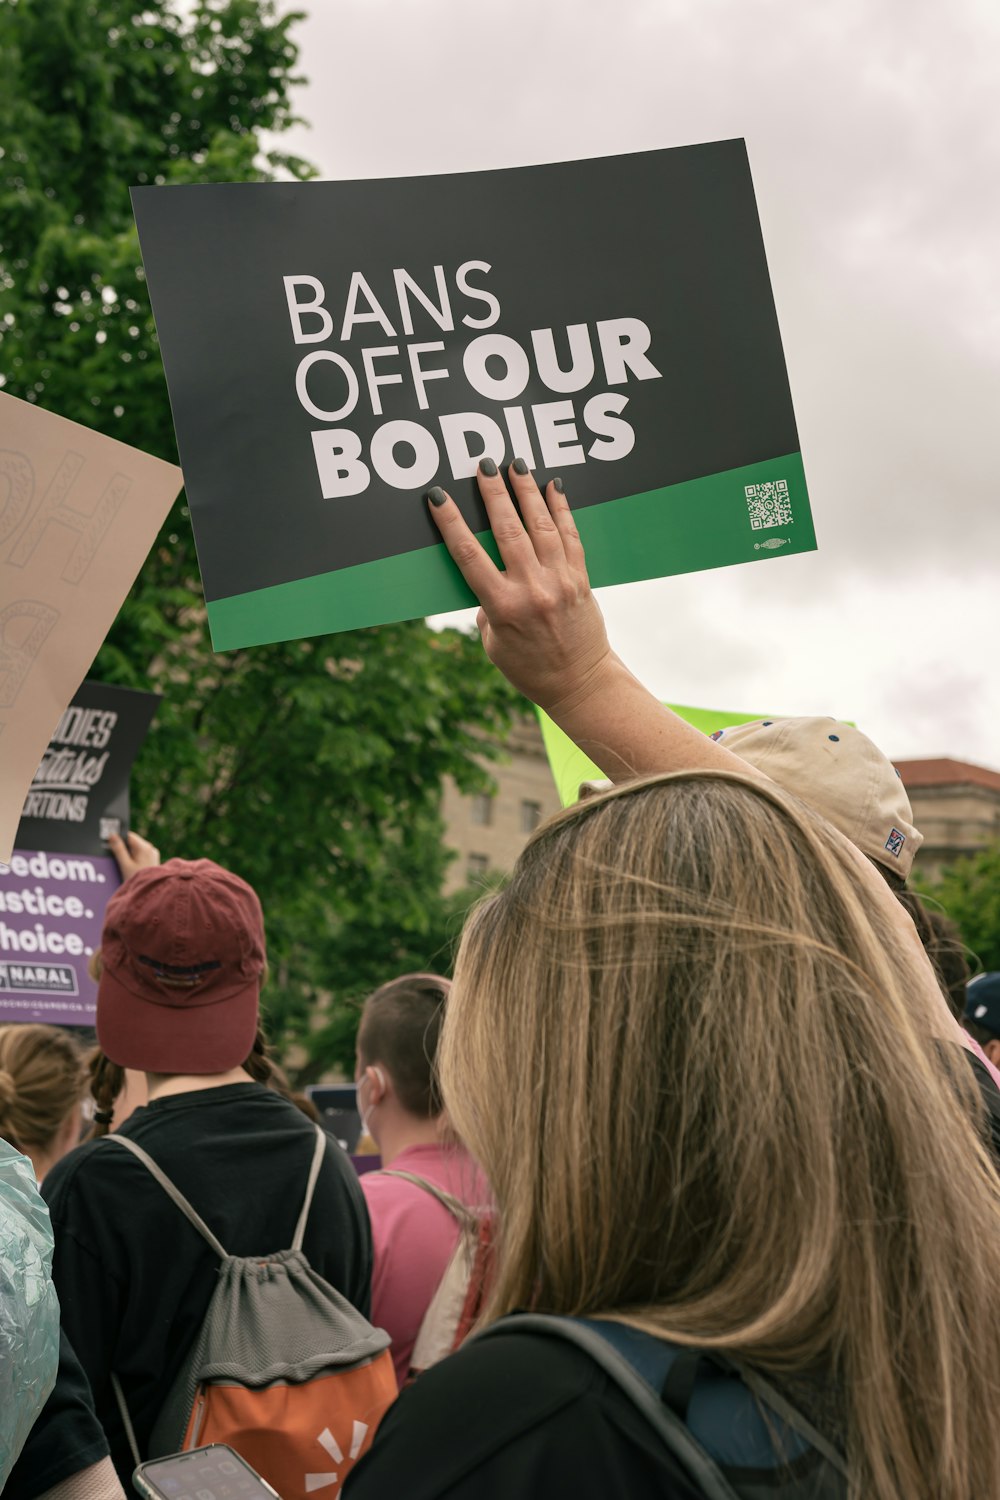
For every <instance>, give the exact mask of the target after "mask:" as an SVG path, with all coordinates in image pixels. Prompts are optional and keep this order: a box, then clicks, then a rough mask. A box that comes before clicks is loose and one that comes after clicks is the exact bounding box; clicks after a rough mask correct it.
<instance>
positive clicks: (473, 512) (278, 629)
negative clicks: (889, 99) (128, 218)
mask: <svg viewBox="0 0 1000 1500" xmlns="http://www.w3.org/2000/svg"><path fill="white" fill-rule="evenodd" d="M132 199H133V207H134V210H135V215H136V222H137V224H138V228H139V236H140V241H141V245H142V252H143V259H144V262H145V268H146V276H147V280H148V282H149V288H150V293H151V297H152V302H153V310H154V313H155V316H156V325H157V332H158V334H159V339H160V346H161V349H162V353H163V359H164V365H165V368H166V373H167V383H168V386H169V389H170V398H171V404H172V407H173V414H174V424H175V427H176V431H177V440H178V444H179V448H180V453H181V461H182V463H183V465H184V474H185V482H186V488H187V495H188V499H189V502H190V505H191V513H192V519H193V522H194V528H195V536H196V540H197V544H198V555H199V560H200V564H201V570H202V578H203V580H204V584H205V596H206V600H207V604H208V616H209V622H210V625H211V630H212V638H213V642H214V644H215V646H216V648H217V649H220V650H222V649H227V648H231V647H237V646H246V645H253V644H258V643H262V642H265V641H273V640H282V639H292V638H295V637H297V636H303V635H311V634H318V633H321V632H324V631H333V630H345V629H349V628H353V627H355V626H363V625H372V624H377V623H379V622H382V621H388V620H399V619H407V618H411V617H415V616H418V615H423V614H428V613H435V612H439V611H443V610H448V609H452V608H456V607H459V606H462V605H466V604H469V603H470V602H472V596H471V594H470V593H469V591H468V589H467V587H466V585H465V584H464V582H463V581H462V579H461V577H460V575H459V573H458V570H457V569H456V568H455V567H454V565H453V564H452V562H451V560H450V558H449V557H448V556H447V554H446V553H445V551H444V548H443V547H442V545H441V544H440V541H439V539H438V535H437V532H436V530H435V528H434V525H433V523H432V521H431V519H430V517H429V515H428V513H427V507H426V504H425V503H424V501H423V495H424V492H425V491H426V490H427V488H428V487H429V486H431V485H435V484H440V485H443V486H444V487H445V488H446V489H447V490H448V491H449V492H450V493H451V494H452V495H453V496H454V498H455V499H456V500H457V501H458V503H459V505H460V506H461V508H462V510H463V513H464V514H465V515H466V517H467V518H468V519H469V521H470V523H471V524H472V526H473V529H474V530H475V531H476V532H477V533H478V534H480V535H484V534H485V531H486V515H485V511H484V510H483V508H482V504H481V502H480V499H479V495H478V489H477V487H476V483H475V478H474V475H475V470H476V465H477V462H478V460H479V458H480V456H482V455H483V454H486V455H488V456H489V457H491V458H493V459H494V460H495V461H496V462H497V463H507V462H510V461H511V460H512V459H513V458H514V457H522V458H524V459H525V460H526V461H527V462H528V463H529V464H530V465H531V467H532V469H533V470H534V471H535V473H536V474H537V476H538V478H539V480H540V481H541V482H543V483H544V482H545V480H546V479H548V478H549V477H552V476H554V475H560V476H561V477H562V478H563V481H564V484H565V487H566V492H567V494H568V496H569V498H570V501H571V503H572V505H573V508H574V511H575V513H576V518H577V522H578V525H579V529H580V532H581V535H582V537H583V540H584V544H585V546H586V548H587V556H588V563H589V567H590V573H591V578H592V581H593V582H594V583H595V584H598V585H599V584H609V583H622V582H627V581H631V580H633V579H639V578H651V577H658V576H662V575H665V574H668V573H678V572H691V571H694V570H697V569H700V568H710V567H718V566H722V565H723V564H729V563H738V562H748V561H760V560H763V559H766V558H770V557H774V556H779V555H783V554H784V553H785V552H788V553H791V552H801V551H807V550H810V549H812V548H814V547H815V538H814V532H813V526H812V520H811V516H810V511H809V501H808V496H807V493H806V485H805V478H804V474H803V468H802V460H801V455H800V452H799V441H798V436H797V433H796V427H795V418H794V414H793V411H792V403H791V397H790V394H789V389H788V380H787V375H786V372H785V363H784V357H783V354H782V348H781V339H780V335H779V332H778V325H777V319H776V316H775V310H774V302H773V298H772V295H771V287H770V282H769V279H768V272H767V263H766V260H765V257H764V247H763V242H762V239H761V233H760V225H759V222H758V217H757V208H756V203H755V199H754V191H753V183H752V181H751V177H750V169H749V164H748V161H747V156H746V150H745V147H744V144H743V142H742V141H739V140H735V141H721V142H716V143H713V144H710V145H704V146H689V147H682V148H679V149H676V150H669V151H651V152H640V153H637V154H635V155H630V156H617V157H607V158H600V159H597V160H591V161H577V162H565V163H561V164H558V165H551V166H537V167H525V168H518V169H513V170H505V171H493V172H477V173H458V174H455V175H452V176H444V177H419V178H396V179H391V180H385V181H368V182H309V183H299V182H292V183H233V184H220V185H198V186H194V185H192V186H187V185H182V186H170V187H155V188H136V189H134V190H133V194H132ZM488 544H489V545H492V539H491V538H490V539H489V543H488ZM494 555H495V554H494Z"/></svg>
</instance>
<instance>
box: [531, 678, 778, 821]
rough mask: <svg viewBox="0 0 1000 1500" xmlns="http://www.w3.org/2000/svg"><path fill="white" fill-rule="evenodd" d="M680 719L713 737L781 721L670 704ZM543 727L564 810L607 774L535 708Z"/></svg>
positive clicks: (553, 773)
mask: <svg viewBox="0 0 1000 1500" xmlns="http://www.w3.org/2000/svg"><path fill="white" fill-rule="evenodd" d="M666 707H667V708H669V709H672V710H673V712H674V713H675V714H676V715H677V717H678V718H680V719H684V720H686V722H687V723H688V724H693V725H694V727H695V729H700V730H701V731H702V732H703V733H704V734H708V735H711V734H714V733H715V731H716V730H717V729H729V728H730V727H731V726H732V725H733V724H750V723H752V722H753V720H755V719H764V718H775V719H777V718H780V717H781V715H780V714H741V713H733V712H731V711H730V710H724V709H714V708H690V707H688V705H687V704H685V703H668V704H667V705H666ZM536 713H537V714H538V722H539V724H540V725H541V728H542V740H543V742H544V744H545V753H546V755H547V756H548V758H549V768H550V770H551V772H552V779H553V780H554V781H555V784H556V791H557V792H558V793H559V800H560V802H561V803H562V805H563V807H569V806H570V804H571V803H573V802H576V801H577V800H578V799H579V796H580V783H581V782H582V781H601V780H603V779H604V772H603V771H602V770H600V769H599V767H598V766H596V765H595V764H594V762H593V761H592V760H591V759H590V758H589V756H586V755H584V753H583V751H582V750H581V749H579V748H578V746H576V745H574V743H573V741H572V740H571V739H570V737H569V735H568V734H564V733H563V731H562V730H561V729H560V728H559V725H558V724H554V723H553V722H552V720H551V719H550V718H549V716H548V714H546V713H543V712H542V710H541V709H540V708H539V709H536Z"/></svg>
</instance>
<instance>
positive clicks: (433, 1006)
mask: <svg viewBox="0 0 1000 1500" xmlns="http://www.w3.org/2000/svg"><path fill="white" fill-rule="evenodd" d="M450 988H451V981H450V980H448V979H443V978H442V977H441V975H440V974H403V975H401V976H400V978H399V979H390V981H389V983H388V984H383V985H382V986H381V988H380V989H377V990H376V991H375V992H374V994H372V995H369V997H368V999H367V1000H366V1001H365V1008H364V1010H363V1011H362V1014H361V1025H360V1026H359V1027H358V1055H359V1056H360V1058H361V1060H362V1061H363V1063H364V1064H365V1066H366V1067H369V1066H371V1065H372V1064H373V1063H382V1064H383V1065H384V1066H385V1068H386V1069H387V1070H388V1072H389V1074H390V1075H391V1077H392V1082H393V1086H394V1088H395V1090H396V1094H397V1097H398V1099H399V1102H400V1104H402V1106H403V1108H404V1109H406V1110H408V1111H409V1112H410V1114H411V1115H419V1116H420V1117H421V1118H423V1119H428V1120H432V1119H433V1118H434V1116H435V1115H439V1114H440V1113H441V1098H440V1095H439V1093H438V1085H437V1049H438V1038H439V1036H440V1035H441V1022H442V1020H443V1019H444V1008H445V1001H446V1000H447V998H448V991H449V990H450Z"/></svg>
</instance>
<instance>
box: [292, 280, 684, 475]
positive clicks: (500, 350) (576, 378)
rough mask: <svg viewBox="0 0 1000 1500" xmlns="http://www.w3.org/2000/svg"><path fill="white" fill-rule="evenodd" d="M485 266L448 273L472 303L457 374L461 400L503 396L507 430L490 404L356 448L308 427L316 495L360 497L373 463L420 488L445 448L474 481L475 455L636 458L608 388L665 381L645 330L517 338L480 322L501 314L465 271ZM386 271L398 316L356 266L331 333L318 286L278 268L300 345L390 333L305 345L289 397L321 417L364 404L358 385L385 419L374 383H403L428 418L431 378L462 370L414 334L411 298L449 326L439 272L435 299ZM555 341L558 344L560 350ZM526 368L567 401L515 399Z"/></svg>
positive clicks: (550, 463) (623, 323) (334, 419)
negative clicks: (371, 339) (403, 455)
mask: <svg viewBox="0 0 1000 1500" xmlns="http://www.w3.org/2000/svg"><path fill="white" fill-rule="evenodd" d="M491 269H492V267H491V266H490V265H489V264H488V263H487V262H486V261H480V260H469V261H465V262H464V264H462V265H461V266H459V267H458V269H457V271H456V272H455V274H454V293H457V296H458V297H459V298H461V299H464V302H465V303H468V304H471V305H472V307H473V308H474V309H475V312H472V311H466V312H464V313H463V314H462V316H461V318H460V323H461V324H462V325H464V326H465V327H466V328H468V329H469V330H470V333H471V337H470V339H469V342H468V343H467V344H465V346H464V348H463V349H462V367H461V375H462V377H463V378H464V382H465V385H466V386H467V387H468V391H467V393H466V394H465V396H464V400H463V404H465V405H471V404H472V400H473V399H474V397H475V396H477V395H478V396H480V397H482V398H484V399H486V400H488V401H490V402H492V403H494V404H498V405H500V406H501V407H502V410H503V419H504V423H505V425H506V429H507V430H506V433H505V432H504V431H503V430H502V428H501V427H500V424H499V423H498V422H497V421H496V419H495V418H494V417H492V416H490V415H488V414H487V413H486V412H481V411H475V410H452V411H447V412H445V413H442V414H440V415H430V416H429V418H428V424H433V426H432V425H425V424H424V423H421V422H416V421H413V420H412V419H393V420H389V421H386V422H384V423H382V425H381V426H379V427H377V428H376V430H375V432H374V434H373V436H372V438H371V440H370V443H369V445H368V448H367V451H365V449H364V445H363V443H362V441H361V438H360V437H359V436H358V434H357V433H356V432H355V431H354V430H353V429H352V428H351V427H344V426H337V425H328V426H325V427H323V428H320V429H318V430H316V431H314V432H313V433H312V435H311V436H312V443H313V451H314V454H315V459H316V469H317V473H318V476H319V482H320V488H321V490H322V493H323V496H324V498H325V499H327V500H335V499H339V498H343V497H347V496H351V495H360V494H363V493H364V491H365V490H366V489H367V488H368V486H369V484H370V482H371V471H372V470H373V469H374V471H375V473H376V474H377V475H378V477H379V479H381V480H382V482H383V483H384V484H387V485H389V486H390V487H391V488H393V489H399V490H409V491H412V490H416V489H421V488H423V487H424V486H425V485H428V484H429V483H430V482H431V480H433V479H434V478H435V476H436V475H437V474H438V473H439V470H440V468H441V462H442V449H443V452H444V460H445V463H446V465H447V468H448V469H449V470H450V472H451V475H452V478H453V479H456V480H458V479H469V478H471V477H472V476H473V475H474V474H475V472H476V468H477V466H478V464H479V460H480V459H481V458H483V457H487V458H492V459H493V461H494V462H495V463H497V464H500V463H501V462H502V461H503V460H504V458H505V456H506V455H507V454H510V455H511V456H518V457H521V458H523V459H525V461H526V462H527V463H528V465H529V467H530V468H533V469H534V468H537V467H539V465H540V466H541V467H543V468H546V469H555V468H566V467H568V466H570V465H573V464H582V463H586V461H587V460H588V459H595V460H598V461H600V462H603V463H613V462H614V461H615V460H616V459H620V458H625V457H626V456H627V455H628V454H629V453H631V451H632V449H633V447H634V445H635V433H634V431H633V429H632V427H631V425H630V424H629V423H628V422H627V421H626V420H625V419H624V418H623V416H622V413H623V412H624V410H625V407H626V406H627V405H628V397H627V396H626V395H625V394H624V392H622V391H621V390H616V389H608V388H609V387H621V386H624V385H627V384H628V382H629V380H630V379H631V380H657V379H659V378H660V371H659V370H658V369H656V367H655V366H654V365H653V363H652V361H651V360H650V359H649V357H648V351H649V347H650V343H651V335H650V330H649V328H648V327H647V325H646V324H645V323H644V322H642V321H641V319H639V318H634V317H617V318H607V319H602V320H599V321H596V322H595V323H594V324H593V326H591V325H590V324H588V323H571V324H568V325H567V326H566V328H565V329H564V330H563V331H562V333H561V334H560V336H559V339H558V340H557V336H556V330H555V329H553V328H535V329H532V330H531V331H530V334H529V336H528V341H527V342H528V347H526V346H525V344H522V343H521V342H519V341H518V340H517V339H514V338H512V337H510V336H509V335H507V334H504V333H500V332H493V333H490V332H487V331H486V330H488V329H492V328H494V327H495V325H496V324H497V323H498V322H499V320H500V312H501V309H500V302H499V299H498V298H497V297H496V296H495V294H494V293H493V292H491V291H489V290H488V289H487V288H486V287H485V286H484V285H482V284H479V285H476V284H474V283H473V281H472V280H471V279H470V278H471V277H472V276H473V275H475V276H476V277H477V279H479V278H484V277H486V276H487V275H488V274H489V272H490V271H491ZM392 277H393V287H392V298H393V304H394V305H393V316H394V317H395V318H396V321H395V322H394V321H393V318H391V317H390V316H389V313H387V311H386V305H387V303H388V298H387V297H385V296H384V294H383V300H380V298H379V296H378V295H377V293H376V291H375V289H374V288H373V287H372V286H371V285H370V283H369V282H368V280H366V278H365V277H364V276H363V275H362V273H361V272H360V271H354V272H352V274H351V277H350V281H349V284H348V288H347V292H346V294H345V298H344V309H343V316H342V318H341V320H340V328H339V333H338V331H337V327H336V324H335V320H334V317H333V314H332V313H331V312H330V310H329V307H328V300H329V298H328V292H327V289H326V287H324V285H323V283H322V282H321V281H320V280H319V279H318V278H317V277H315V276H311V275H304V274H303V275H293V276H285V277H283V282H284V289H285V297H286V301H287V304H288V314H289V319H290V321H291V328H292V336H293V338H294V340H295V343H296V344H300V345H308V344H322V345H324V346H326V345H328V344H330V343H331V342H336V343H339V344H341V345H344V344H350V341H351V338H352V336H353V335H354V331H355V329H356V328H357V327H358V326H363V325H368V324H377V325H378V326H379V327H380V328H381V329H382V331H383V332H384V334H385V335H386V337H387V338H388V339H391V340H393V342H391V343H386V344H377V345H368V346H366V347H364V348H361V349H360V350H351V351H350V357H348V354H345V353H344V352H342V351H341V350H340V349H334V348H328V347H323V348H317V349H312V350H310V351H309V352H308V353H307V354H304V355H303V356H302V358H301V359H300V361H299V365H298V368H297V370H296V375H295V392H296V395H297V397H298V400H299V403H300V405H301V406H302V407H303V409H304V410H305V411H306V412H308V413H309V415H310V416H311V417H313V418H314V419H315V420H316V421H318V422H323V423H327V424H337V423H342V422H345V421H347V420H348V419H349V418H350V417H351V416H352V415H354V414H355V413H356V412H357V411H358V410H359V405H360V404H361V403H362V400H363V398H362V388H363V389H364V392H365V397H364V399H365V400H366V401H367V404H368V406H369V407H370V410H371V412H372V415H373V416H376V417H380V416H382V414H383V397H382V391H383V389H384V388H386V387H392V386H404V385H409V386H410V387H411V388H412V391H413V394H414V396H415V397H416V402H417V407H418V409H419V410H420V411H426V412H428V413H430V409H431V396H432V395H434V396H437V395H438V394H439V392H441V391H442V387H440V386H435V385H434V384H433V383H434V382H441V381H453V382H454V381H455V380H456V379H458V378H459V377H458V375H457V372H453V371H452V370H450V369H448V368H447V367H445V366H444V365H443V364H442V363H441V360H440V356H441V355H443V354H444V353H445V349H446V346H445V343H444V341H443V340H441V339H430V340H428V339H424V338H419V339H417V338H415V337H414V333H415V330H414V323H413V310H414V307H415V306H419V307H420V308H422V309H423V313H424V314H425V315H426V317H427V318H429V319H430V320H431V322H433V323H434V324H436V325H437V327H438V328H439V329H440V330H441V332H443V333H454V331H455V328H456V322H455V318H456V312H455V311H453V305H452V303H453V292H452V290H451V289H450V288H449V284H448V278H447V277H446V275H445V271H444V267H443V266H440V265H439V266H435V267H434V291H433V294H432V293H429V292H428V291H426V290H425V289H424V288H422V287H421V286H420V285H419V283H418V282H417V281H416V279H415V278H414V277H413V276H411V275H410V273H409V272H408V271H405V270H403V269H397V270H394V271H393V273H392ZM557 342H558V343H559V344H561V345H564V354H563V355H562V356H561V354H560V350H559V349H557ZM435 356H437V359H435ZM532 373H534V376H535V378H536V380H537V382H539V383H540V384H541V385H543V386H544V387H545V389H546V390H549V391H551V392H552V393H553V394H554V395H556V396H559V397H562V398H563V399H561V400H556V401H544V402H534V403H533V404H532V405H530V406H527V407H525V406H523V405H519V404H517V403H518V398H519V397H520V396H522V395H523V393H524V391H525V390H526V389H527V386H528V383H529V380H531V378H532ZM599 375H600V377H601V378H600V379H598V376H599ZM595 383H597V384H598V385H599V387H601V388H599V389H597V390H596V391H593V393H592V394H589V395H587V396H586V398H585V399H584V397H583V393H585V392H587V390H588V387H593V386H594V385H595ZM428 387H431V391H430V392H429V390H428ZM443 389H444V390H447V389H448V387H444V388H443ZM571 396H576V397H577V398H578V401H579V404H580V407H581V409H580V411H579V412H578V411H577V403H575V402H574V401H573V400H569V399H565V398H567V397H571ZM449 404H451V403H449ZM529 418H530V422H529ZM400 448H404V449H407V450H409V455H410V457H409V459H408V461H406V462H402V463H401V462H400V461H399V459H398V457H397V449H400Z"/></svg>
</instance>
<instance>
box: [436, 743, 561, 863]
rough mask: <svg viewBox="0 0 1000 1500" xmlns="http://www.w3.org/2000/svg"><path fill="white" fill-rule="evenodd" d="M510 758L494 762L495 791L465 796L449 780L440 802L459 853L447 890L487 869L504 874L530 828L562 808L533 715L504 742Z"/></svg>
mask: <svg viewBox="0 0 1000 1500" xmlns="http://www.w3.org/2000/svg"><path fill="white" fill-rule="evenodd" d="M504 748H505V750H506V753H507V759H506V760H504V761H500V762H495V763H491V764H490V765H489V767H488V769H489V772H490V775H491V776H492V777H493V779H494V781H495V782H496V792H495V794H494V795H493V796H489V795H487V794H486V793H482V792H480V793H476V794H474V795H473V796H471V797H464V796H463V795H462V794H461V792H459V790H458V788H457V787H456V786H455V784H454V782H452V781H448V782H447V783H446V784H445V789H444V796H443V799H442V804H441V811H442V815H443V817H444V820H445V836H444V837H445V843H446V844H447V845H448V846H449V847H450V848H452V849H454V850H455V851H456V852H457V855H458V857H457V859H454V860H452V863H451V865H450V866H449V869H448V875H447V877H446V881H445V889H446V890H448V891H454V890H458V889H459V888H460V887H461V886H463V885H467V884H468V883H469V882H473V881H475V880H477V879H479V878H481V877H482V876H483V875H485V874H486V873H487V871H489V870H501V871H504V872H505V873H506V872H507V871H509V870H511V869H513V867H514V861H515V860H516V859H517V856H518V855H519V854H520V852H521V850H522V849H523V847H524V843H525V840H526V839H527V837H528V834H529V833H530V832H531V830H532V829H533V828H534V827H536V825H537V824H538V823H540V822H541V820H542V819H543V818H547V817H548V816H549V814H550V813H554V812H558V810H559V795H558V793H557V791H556V786H555V782H554V781H553V779H552V772H551V771H550V770H549V763H548V760H547V759H546V755H545V747H544V745H543V744H542V733H541V730H540V729H539V727H538V720H537V719H536V718H535V716H534V714H531V715H530V716H527V715H526V716H525V717H524V718H523V719H519V720H518V721H517V722H516V723H515V724H514V726H513V728H512V730H511V733H510V735H509V736H508V739H507V743H506V745H505V747H504Z"/></svg>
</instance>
